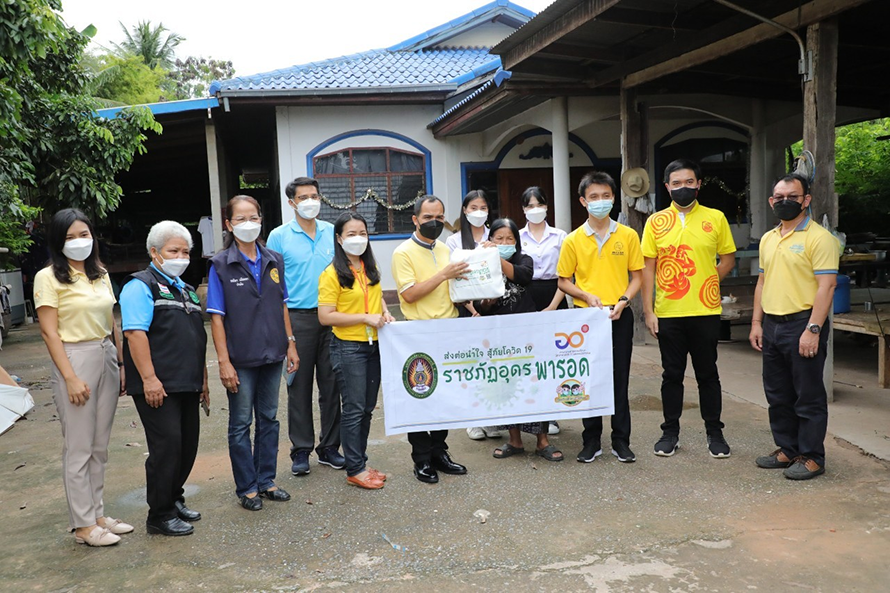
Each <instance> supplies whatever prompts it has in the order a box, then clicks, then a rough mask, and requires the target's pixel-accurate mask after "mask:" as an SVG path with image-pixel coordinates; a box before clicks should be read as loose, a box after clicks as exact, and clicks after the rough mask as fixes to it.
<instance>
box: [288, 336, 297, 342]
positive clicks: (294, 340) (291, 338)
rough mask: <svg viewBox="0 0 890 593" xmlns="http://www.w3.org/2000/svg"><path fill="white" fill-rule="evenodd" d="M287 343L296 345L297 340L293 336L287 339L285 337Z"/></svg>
mask: <svg viewBox="0 0 890 593" xmlns="http://www.w3.org/2000/svg"><path fill="white" fill-rule="evenodd" d="M287 341H288V342H293V343H294V344H296V343H297V339H296V338H295V337H293V336H288V337H287Z"/></svg>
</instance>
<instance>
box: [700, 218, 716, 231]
mask: <svg viewBox="0 0 890 593" xmlns="http://www.w3.org/2000/svg"><path fill="white" fill-rule="evenodd" d="M701 230H703V231H704V232H706V233H710V232H711V231H713V230H714V225H712V224H711V223H710V221H707V220H705V221H704V222H702V223H701Z"/></svg>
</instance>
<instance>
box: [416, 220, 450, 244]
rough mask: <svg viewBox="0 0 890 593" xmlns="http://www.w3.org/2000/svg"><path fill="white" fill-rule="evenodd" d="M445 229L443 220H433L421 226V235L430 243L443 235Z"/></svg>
mask: <svg viewBox="0 0 890 593" xmlns="http://www.w3.org/2000/svg"><path fill="white" fill-rule="evenodd" d="M444 228H445V223H444V222H442V221H441V220H431V221H429V222H425V223H423V224H422V225H420V234H421V236H423V237H425V238H427V239H429V240H430V241H435V240H436V239H438V238H439V235H441V234H442V229H444Z"/></svg>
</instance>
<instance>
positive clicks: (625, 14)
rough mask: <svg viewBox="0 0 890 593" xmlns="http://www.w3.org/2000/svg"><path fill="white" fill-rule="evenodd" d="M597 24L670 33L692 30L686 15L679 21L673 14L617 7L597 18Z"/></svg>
mask: <svg viewBox="0 0 890 593" xmlns="http://www.w3.org/2000/svg"><path fill="white" fill-rule="evenodd" d="M596 21H597V22H601V23H609V24H612V25H628V26H633V27H645V28H647V29H667V30H669V31H689V30H691V28H692V25H691V24H690V22H689V21H690V20H689V18H687V17H686V15H683V16H681V17H680V18H679V19H678V18H677V17H676V15H675V14H674V13H673V12H655V11H652V10H636V9H633V8H620V7H617V6H616V7H615V8H612V9H611V10H609V11H608V12H606V13H605V14H602V15H600V16H598V17H596Z"/></svg>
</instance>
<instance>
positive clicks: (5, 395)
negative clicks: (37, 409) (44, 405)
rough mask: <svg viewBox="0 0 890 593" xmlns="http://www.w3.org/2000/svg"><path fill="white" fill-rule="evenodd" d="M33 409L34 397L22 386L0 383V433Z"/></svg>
mask: <svg viewBox="0 0 890 593" xmlns="http://www.w3.org/2000/svg"><path fill="white" fill-rule="evenodd" d="M32 409H34V399H33V398H32V397H31V394H30V393H28V390H27V389H25V388H24V387H13V386H12V385H0V435H2V434H3V433H4V432H6V431H7V430H9V429H10V428H12V425H13V424H15V421H16V420H18V419H19V418H21V417H22V416H24V415H25V414H27V413H28V412H30V411H31V410H32Z"/></svg>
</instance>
